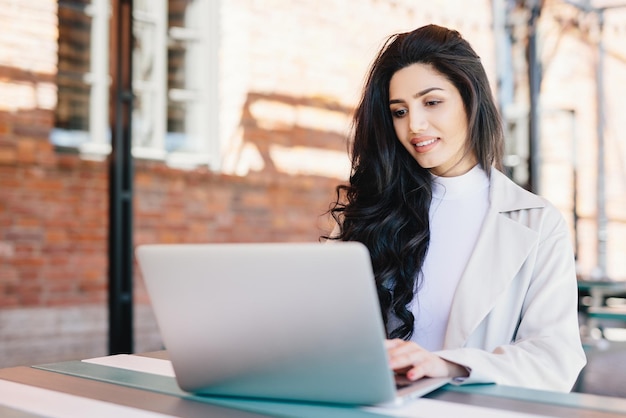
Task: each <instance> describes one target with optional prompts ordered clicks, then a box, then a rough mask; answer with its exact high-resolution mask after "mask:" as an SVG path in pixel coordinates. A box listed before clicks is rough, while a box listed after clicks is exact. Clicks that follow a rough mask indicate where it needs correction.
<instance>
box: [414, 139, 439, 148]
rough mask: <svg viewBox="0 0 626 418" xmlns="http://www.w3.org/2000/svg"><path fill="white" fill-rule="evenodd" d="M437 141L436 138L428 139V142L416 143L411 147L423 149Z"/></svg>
mask: <svg viewBox="0 0 626 418" xmlns="http://www.w3.org/2000/svg"><path fill="white" fill-rule="evenodd" d="M437 139H438V138H433V139H429V140H428V141H422V142H418V143H417V144H413V145H414V146H416V147H418V148H419V147H425V146H427V145H430V144H434V143H435V142H437Z"/></svg>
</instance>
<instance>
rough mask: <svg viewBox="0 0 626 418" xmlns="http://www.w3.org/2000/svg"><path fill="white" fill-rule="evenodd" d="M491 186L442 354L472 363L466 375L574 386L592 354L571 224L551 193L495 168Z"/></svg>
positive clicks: (485, 379) (556, 386)
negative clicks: (583, 327)
mask: <svg viewBox="0 0 626 418" xmlns="http://www.w3.org/2000/svg"><path fill="white" fill-rule="evenodd" d="M489 193H490V206H489V210H488V213H487V215H486V217H485V221H484V224H483V227H482V230H481V232H480V235H479V237H478V240H477V243H476V247H475V249H474V251H473V254H472V256H471V257H470V260H469V262H468V265H467V267H466V269H465V271H464V273H463V275H462V277H461V279H460V281H459V284H458V287H457V289H456V292H455V295H454V299H453V302H452V308H451V311H450V318H449V322H448V327H447V330H446V336H445V340H444V347H443V350H441V351H438V352H436V354H438V355H439V356H441V357H442V358H444V359H446V360H449V361H452V362H454V363H458V364H460V365H462V366H465V367H467V368H468V369H469V370H470V375H469V377H468V378H466V379H465V380H464V383H477V382H495V383H498V384H502V385H511V386H523V387H527V388H534V389H544V390H554V391H569V390H571V388H572V386H573V385H574V383H575V381H576V378H577V377H578V374H579V372H580V371H581V369H582V368H583V367H584V365H585V364H586V358H585V353H584V351H583V348H582V344H581V340H580V332H579V325H578V313H577V312H578V290H577V283H576V271H575V265H574V253H573V249H572V242H571V239H570V234H569V230H568V228H567V225H566V223H565V221H564V219H563V216H562V215H561V214H560V212H559V211H558V210H557V209H556V208H555V207H554V206H552V205H551V204H550V203H549V202H548V201H546V200H545V199H543V198H541V197H539V196H536V195H534V194H532V193H530V192H528V191H526V190H524V189H523V188H521V187H519V186H518V185H516V184H515V183H514V182H512V181H511V180H509V179H508V178H507V177H506V176H505V175H504V174H503V173H501V172H499V171H497V170H495V169H492V170H491V188H490V192H489Z"/></svg>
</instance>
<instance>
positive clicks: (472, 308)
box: [443, 169, 546, 349]
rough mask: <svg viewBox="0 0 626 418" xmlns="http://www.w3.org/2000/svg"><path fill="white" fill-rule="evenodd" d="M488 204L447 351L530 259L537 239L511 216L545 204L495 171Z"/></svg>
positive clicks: (455, 308) (461, 342)
mask: <svg viewBox="0 0 626 418" xmlns="http://www.w3.org/2000/svg"><path fill="white" fill-rule="evenodd" d="M489 196H490V205H489V209H488V212H487V215H486V217H485V220H484V222H483V227H482V230H481V233H480V235H479V237H478V240H477V242H476V246H475V248H474V251H473V253H472V256H471V257H470V260H469V261H468V264H467V266H466V268H465V271H464V272H463V275H462V276H461V279H460V281H459V284H458V286H457V289H456V291H455V295H454V298H453V301H452V308H451V311H450V318H449V321H448V328H447V331H446V337H445V340H444V347H443V348H444V349H448V348H458V347H463V346H464V345H465V342H466V341H467V339H468V338H469V336H470V335H471V334H472V332H473V331H474V330H475V329H476V328H477V327H478V326H479V324H480V322H481V321H482V320H483V319H484V318H485V316H486V315H487V314H488V313H489V311H490V310H491V309H492V308H493V306H494V305H495V303H496V301H497V299H498V296H499V295H500V294H502V292H504V291H505V290H506V288H507V286H508V284H509V283H510V281H511V280H512V279H513V278H514V277H515V275H516V274H517V272H518V271H519V270H520V268H521V266H522V264H523V263H524V261H525V260H526V258H527V257H528V255H529V254H530V251H531V249H532V247H533V246H534V245H535V243H536V242H537V240H538V238H539V234H538V233H537V232H536V231H534V230H532V229H530V228H528V227H527V226H525V225H523V224H521V223H519V222H517V221H516V220H514V219H512V217H511V213H510V212H513V211H519V210H523V209H531V208H541V207H544V206H545V204H546V203H545V201H544V200H543V199H542V198H540V197H538V196H536V195H534V194H532V193H530V192H528V191H526V190H524V189H522V188H521V187H519V186H518V185H516V184H515V183H513V182H512V181H511V180H510V179H509V178H508V177H506V176H505V175H504V174H503V173H501V172H500V171H498V170H496V169H492V170H491V185H490V191H489Z"/></svg>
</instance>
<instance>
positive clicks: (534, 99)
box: [528, 0, 542, 193]
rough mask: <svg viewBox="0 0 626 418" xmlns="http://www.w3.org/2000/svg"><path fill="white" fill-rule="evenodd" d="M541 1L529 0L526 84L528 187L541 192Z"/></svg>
mask: <svg viewBox="0 0 626 418" xmlns="http://www.w3.org/2000/svg"><path fill="white" fill-rule="evenodd" d="M541 3H542V2H541V1H540V0H534V1H530V4H531V7H530V19H529V22H528V31H529V32H528V84H529V95H530V97H529V101H530V111H529V113H530V114H529V117H528V128H529V153H530V158H529V164H528V171H529V174H530V176H529V177H530V178H529V184H528V189H529V190H531V191H534V192H535V193H541V190H540V189H541V143H540V129H539V128H540V124H539V118H540V112H539V91H540V90H541V63H540V61H539V59H538V53H537V20H538V19H539V15H540V14H541Z"/></svg>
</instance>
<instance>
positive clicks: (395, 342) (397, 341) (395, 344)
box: [385, 338, 406, 350]
mask: <svg viewBox="0 0 626 418" xmlns="http://www.w3.org/2000/svg"><path fill="white" fill-rule="evenodd" d="M405 342H406V341H404V340H401V339H400V338H394V339H392V340H385V348H386V349H387V350H389V349H391V348H396V347H398V346H400V345H402V344H404V343H405Z"/></svg>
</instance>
